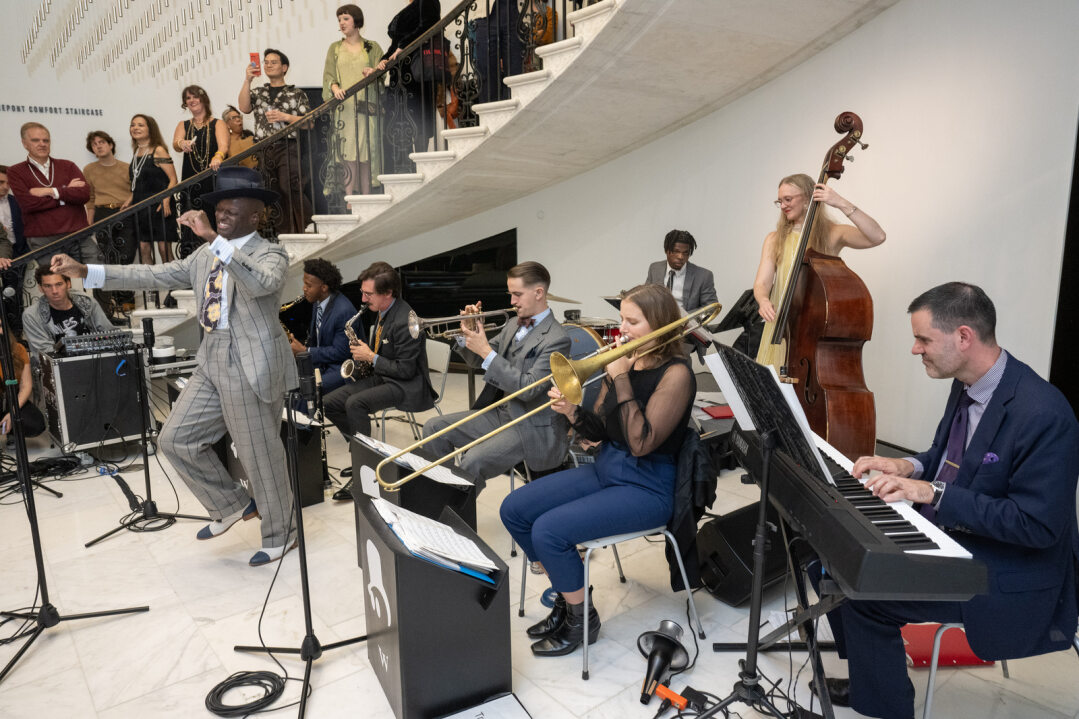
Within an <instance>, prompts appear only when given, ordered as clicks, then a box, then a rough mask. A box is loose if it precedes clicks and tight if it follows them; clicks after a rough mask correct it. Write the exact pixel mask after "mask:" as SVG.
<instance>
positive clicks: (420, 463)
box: [355, 432, 475, 487]
mask: <svg viewBox="0 0 1079 719" xmlns="http://www.w3.org/2000/svg"><path fill="white" fill-rule="evenodd" d="M355 436H356V439H358V440H360V441H361V442H363V443H364V444H366V445H367V446H368V447H370V448H371V449H373V450H375V451H376V452H378V453H379V454H381V455H382V456H383V457H389V456H391V455H394V454H397V453H398V452H400V451H401V450H400V449H399V448H397V447H394V446H393V445H392V444H389V443H387V442H382V441H379V440H377V439H375V438H374V437H368V436H367V435H365V434H360V433H359V432H357V433H356V435H355ZM397 461H398V462H399V463H401V464H403V465H405V466H406V467H409V468H410V469H412V471H414V472H418V471H420V470H421V469H423V468H424V467H426V466H427V465H429V464H430V463H431V461H430V460H428V459H424V458H423V457H421V456H419V455H418V454H413V453H412V452H406V453H405V454H403V455H401V456H400V457H398V458H397ZM423 476H424V477H427V478H428V479H430V480H432V481H434V482H438V483H439V484H452V485H454V486H457V487H471V486H473V484H475V483H474V482H471V481H469V480H467V479H465V478H464V477H462V476H460V475H459V474H454V472H453V470H451V469H450V468H449V467H446V466H445V465H439V466H437V467H432V468H431V469H428V470H427V471H426V472H424V473H423Z"/></svg>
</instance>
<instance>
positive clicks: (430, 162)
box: [408, 150, 457, 180]
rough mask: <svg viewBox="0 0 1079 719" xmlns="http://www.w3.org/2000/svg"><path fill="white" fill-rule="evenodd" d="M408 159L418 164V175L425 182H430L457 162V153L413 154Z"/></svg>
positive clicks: (448, 151) (449, 151) (447, 151)
mask: <svg viewBox="0 0 1079 719" xmlns="http://www.w3.org/2000/svg"><path fill="white" fill-rule="evenodd" d="M408 159H410V160H412V161H413V162H415V163H416V173H417V174H419V175H422V176H423V178H424V179H425V180H430V179H431V178H432V177H435V176H436V175H440V174H442V172H443V171H444V170H445V169H446V168H447V167H449V166H450V165H452V164H453V163H455V162H457V153H456V152H454V151H452V150H446V151H437V152H413V153H410V154H409V156H408Z"/></svg>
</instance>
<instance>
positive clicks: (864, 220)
mask: <svg viewBox="0 0 1079 719" xmlns="http://www.w3.org/2000/svg"><path fill="white" fill-rule="evenodd" d="M777 194H778V197H777V199H776V201H775V206H776V207H778V208H779V221H778V222H777V223H776V229H775V230H774V231H773V232H769V233H768V236H767V237H765V238H764V248H763V249H762V250H761V261H760V265H758V266H757V277H756V279H755V280H754V281H753V296H754V298H756V300H757V304H759V305H760V315H761V317H763V318H764V321H765V322H775V319H776V305H777V304H778V303H779V301H780V299H781V298H782V297H783V294H784V292H785V291H786V287H787V280H788V278H789V277H790V270H791V266H792V265H793V264H794V261H795V255H796V254H797V250H798V243H799V241H800V239H801V233H802V223H803V222H804V221H805V217H806V211H807V210H808V209H809V202H810V200H811V199H812V200H814V201H816V202H818V203H823V204H825V205H828V206H829V207H834V208H836V209H837V210H839V211H840V212H842V213H843V214H844V215H846V216H847V218H848V219H849V220H850V221H851V222H853V223H854V225H853V226H851V225H847V224H839V223H834V222H832V221H831V220H829V219H828V218H827V216H826V215H825V214H824V213H821V214H819V215H818V216H817V219H816V222H814V223H813V234H812V236H811V237H810V238H809V247H810V248H811V249H814V250H816V251H817V252H821V253H823V254H826V255H832V256H833V257H837V256H839V253H840V251H841V250H842V249H843V248H844V247H853V248H854V249H856V250H864V249H866V248H869V247H876V246H877V245H879V244H881V243H882V242H884V230H883V229H881V226H880V225H879V224H877V221H876V220H874V219H873V218H872V217H870V216H869V215H867V214H866V213H865V212H863V211H862V210H861V209H859V208H858V207H855V206H854V204H853V203H851V202H850V200H847V199H845V198H843V197H841V196H840V195H839V193H837V192H836V191H835V190H833V189H832V188H830V187H828V186H827V185H824V184H816V185H814V183H813V179H812V178H811V177H809V175H805V174H797V175H790V176H788V177H784V178H783V179H782V180H780V181H779V191H778V193H777ZM762 349H764V350H767V347H765V346H764V345H763V344H762ZM757 361H759V362H763V361H764V360H763V359H762V358H761V356H760V355H759V354H758V356H757ZM766 364H770V363H766Z"/></svg>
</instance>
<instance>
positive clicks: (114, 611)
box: [60, 607, 150, 622]
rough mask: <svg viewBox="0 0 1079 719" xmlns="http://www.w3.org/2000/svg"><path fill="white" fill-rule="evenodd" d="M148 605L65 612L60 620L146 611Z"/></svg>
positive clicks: (66, 620) (67, 620)
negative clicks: (80, 612)
mask: <svg viewBox="0 0 1079 719" xmlns="http://www.w3.org/2000/svg"><path fill="white" fill-rule="evenodd" d="M148 611H150V607H128V608H127V609H107V610H105V611H102V612H83V613H82V614H67V615H63V616H61V617H60V621H61V622H69V621H71V620H72V619H93V618H94V617H111V616H114V615H117V614H138V613H140V612H148Z"/></svg>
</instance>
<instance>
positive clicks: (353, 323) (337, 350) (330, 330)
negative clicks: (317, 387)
mask: <svg viewBox="0 0 1079 719" xmlns="http://www.w3.org/2000/svg"><path fill="white" fill-rule="evenodd" d="M340 289H341V272H340V271H339V270H338V269H337V267H336V265H334V264H333V263H331V262H328V261H326V260H324V259H322V258H313V259H309V260H304V262H303V297H304V299H305V300H307V301H308V302H310V303H311V326H310V327H309V328H308V331H307V342H306V345H305V344H301V343H300V342H299V341H297V339H296V338H295V337H293V336H292V335H289V342H290V344H291V345H292V354H294V355H297V354H299V353H301V352H309V353H310V354H311V362H312V364H314V366H315V369H317V370H318V371H319V373H320V374H321V375H322V390H321V391H322V396H323V397H325V396H326V395H328V394H329V393H330V392H333V391H334V390H335V389H337V388H338V387H340V386H341V385H343V384H344V383H345V379H344V378H342V377H341V363H342V362H344V361H345V360H346V359H348V357H349V355H350V351H349V339H350V338H349V337H348V335H347V333H348V332H355V330H356V329H357V328H358V329H359V335H360V336H363V323H362V322H360V321H359V316H360V315H359V313H357V312H356V308H355V307H354V306H353V305H352V302H350V301H349V299H348V298H347V297H345V296H344V295H343V294H341V292H340ZM297 331H299V330H297Z"/></svg>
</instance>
